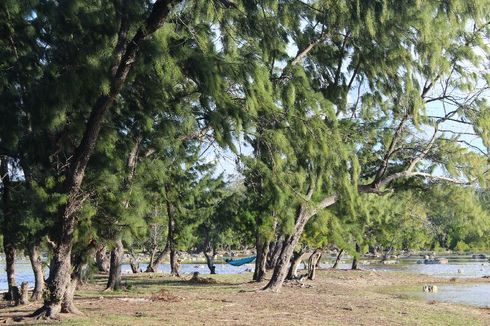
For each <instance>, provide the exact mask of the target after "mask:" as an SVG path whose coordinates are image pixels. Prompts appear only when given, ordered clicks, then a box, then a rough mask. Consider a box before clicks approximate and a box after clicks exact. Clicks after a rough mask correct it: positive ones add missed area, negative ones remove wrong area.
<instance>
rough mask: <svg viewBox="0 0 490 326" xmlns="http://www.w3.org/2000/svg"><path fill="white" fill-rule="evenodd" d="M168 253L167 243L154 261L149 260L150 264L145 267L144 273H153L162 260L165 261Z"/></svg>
mask: <svg viewBox="0 0 490 326" xmlns="http://www.w3.org/2000/svg"><path fill="white" fill-rule="evenodd" d="M169 252H170V246H169V243H168V241H167V244H166V245H165V248H164V249H163V251H162V252H161V253H160V254H159V255H158V256H157V258H155V259H154V260H153V259H152V260H150V263H149V264H148V266H147V267H146V270H145V272H146V273H155V272H156V271H157V269H158V266H159V265H160V264H161V263H162V261H163V259H165V256H167V254H168V253H169Z"/></svg>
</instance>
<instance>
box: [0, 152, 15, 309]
mask: <svg viewBox="0 0 490 326" xmlns="http://www.w3.org/2000/svg"><path fill="white" fill-rule="evenodd" d="M0 179H1V181H2V185H3V189H2V190H3V191H2V204H3V223H2V233H3V251H4V253H5V271H6V272H7V285H8V290H7V293H5V299H6V300H13V299H14V290H15V287H16V286H17V283H16V281H15V252H16V247H15V242H14V237H15V236H14V234H13V230H12V228H13V224H14V223H15V221H14V216H13V211H12V209H13V207H12V198H11V184H10V172H9V168H8V159H7V158H6V157H0Z"/></svg>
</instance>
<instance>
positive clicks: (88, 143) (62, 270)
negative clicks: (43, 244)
mask: <svg viewBox="0 0 490 326" xmlns="http://www.w3.org/2000/svg"><path fill="white" fill-rule="evenodd" d="M179 2H180V1H177V0H157V1H156V2H155V3H154V4H153V6H152V11H151V13H150V16H149V17H148V18H147V19H146V21H145V23H144V25H143V26H141V27H140V28H139V29H138V30H137V32H136V34H135V35H134V37H133V38H132V40H131V41H130V42H128V43H127V44H126V46H125V47H124V49H123V50H122V51H120V53H122V55H121V56H120V57H119V56H118V57H117V58H116V62H115V64H114V65H113V67H111V69H110V70H112V71H113V75H112V81H111V87H110V91H109V94H107V95H101V96H100V97H99V98H98V99H97V101H96V102H95V105H94V107H93V108H92V111H91V113H90V116H89V118H88V120H87V123H86V126H85V130H84V133H83V137H82V140H81V142H80V144H79V145H78V147H77V149H76V150H75V153H74V155H73V159H72V160H71V162H70V166H69V168H68V169H67V172H66V174H65V181H64V183H63V187H62V191H63V193H64V194H66V195H67V201H66V204H65V205H63V206H61V207H60V208H59V210H58V221H57V225H58V226H59V230H58V231H57V234H58V235H59V237H58V239H57V241H56V242H57V243H56V248H55V251H54V257H53V259H54V263H53V267H54V268H53V269H52V270H51V271H50V279H51V282H50V284H49V286H48V289H49V295H48V298H47V299H46V301H45V304H44V307H42V308H41V309H38V310H37V311H36V312H35V313H34V315H35V316H37V317H47V318H58V316H59V313H60V312H61V303H62V300H63V297H64V295H65V292H66V291H67V289H68V286H69V284H70V281H71V276H70V275H71V273H70V271H71V261H70V257H71V250H72V245H73V232H74V231H75V224H76V220H75V217H76V213H77V212H78V211H79V209H80V206H81V204H82V202H83V199H82V198H81V196H80V189H81V185H82V182H83V179H84V176H85V169H86V167H87V164H88V161H89V159H90V157H91V156H92V153H93V151H94V148H95V145H96V143H97V139H98V137H99V132H100V130H101V128H102V122H103V118H104V116H105V113H106V111H108V110H109V109H110V108H111V107H112V105H113V104H114V101H115V99H116V96H117V95H118V94H119V93H120V91H121V89H122V88H123V86H124V84H125V82H126V79H127V76H128V74H129V72H130V70H131V69H132V67H133V65H134V62H135V61H136V56H137V53H138V50H139V47H140V45H141V43H142V42H143V41H144V40H145V39H147V38H148V37H149V36H150V35H151V34H153V33H154V32H155V31H156V30H157V29H158V28H160V27H161V25H163V23H164V22H165V19H166V18H167V16H168V14H169V11H170V6H172V5H174V4H176V3H179ZM113 68H114V69H113Z"/></svg>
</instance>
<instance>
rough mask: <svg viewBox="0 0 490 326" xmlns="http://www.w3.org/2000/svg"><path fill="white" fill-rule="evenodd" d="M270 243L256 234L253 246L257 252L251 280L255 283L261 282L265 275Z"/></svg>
mask: <svg viewBox="0 0 490 326" xmlns="http://www.w3.org/2000/svg"><path fill="white" fill-rule="evenodd" d="M269 245H270V242H269V241H266V240H263V239H261V237H260V235H258V234H257V236H256V241H255V246H256V250H257V257H256V258H255V270H254V276H253V280H254V281H256V282H262V281H263V280H264V276H265V273H266V267H267V256H268V254H269Z"/></svg>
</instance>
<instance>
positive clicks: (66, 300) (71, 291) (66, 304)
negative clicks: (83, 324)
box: [61, 275, 81, 315]
mask: <svg viewBox="0 0 490 326" xmlns="http://www.w3.org/2000/svg"><path fill="white" fill-rule="evenodd" d="M79 282H80V277H79V276H77V275H72V278H71V280H70V283H68V286H67V287H66V291H65V294H64V296H63V302H62V304H61V312H64V313H70V314H76V315H79V314H81V311H80V310H78V308H77V307H76V306H75V303H74V301H73V300H74V297H75V291H76V289H77V286H78V283H79Z"/></svg>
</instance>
